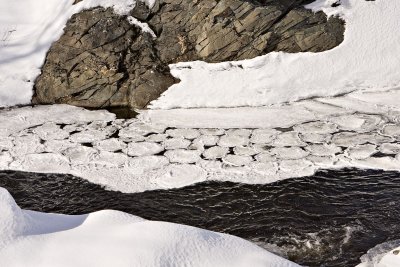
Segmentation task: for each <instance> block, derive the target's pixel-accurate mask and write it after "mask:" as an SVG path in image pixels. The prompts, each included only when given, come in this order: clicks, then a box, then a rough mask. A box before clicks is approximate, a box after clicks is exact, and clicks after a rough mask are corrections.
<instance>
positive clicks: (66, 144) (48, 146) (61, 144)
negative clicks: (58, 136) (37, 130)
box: [44, 140, 78, 154]
mask: <svg viewBox="0 0 400 267" xmlns="http://www.w3.org/2000/svg"><path fill="white" fill-rule="evenodd" d="M77 146H78V144H75V143H72V142H70V141H69V140H48V141H46V142H45V143H44V152H51V153H58V154H59V153H61V152H62V151H64V150H66V149H67V148H71V147H77Z"/></svg>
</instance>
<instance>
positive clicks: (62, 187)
mask: <svg viewBox="0 0 400 267" xmlns="http://www.w3.org/2000/svg"><path fill="white" fill-rule="evenodd" d="M0 186H2V187H5V188H6V189H8V190H9V191H10V193H11V194H12V195H13V196H14V198H15V199H16V201H17V203H18V204H19V205H20V206H21V207H22V208H25V209H32V210H37V211H43V212H57V213H66V214H81V213H88V212H93V211H97V210H101V209H115V210H121V211H124V212H128V213H131V214H134V215H137V216H141V217H144V218H146V219H151V220H163V221H169V222H176V223H182V224H186V225H192V226H197V227H201V228H206V229H209V230H214V231H219V232H224V233H229V234H233V235H237V236H240V237H242V238H245V239H247V240H251V241H253V242H256V243H257V244H258V245H260V246H263V247H265V248H267V249H269V250H275V252H276V253H280V254H282V255H283V256H285V257H287V258H289V259H291V260H293V261H295V262H297V263H299V264H302V265H308V266H341V267H343V266H354V265H356V264H357V263H358V262H359V257H360V256H362V255H363V254H365V253H366V252H367V250H368V249H370V248H372V247H374V246H375V245H377V244H380V243H384V242H387V241H390V240H395V239H398V238H399V236H400V209H399V205H400V204H399V203H400V174H399V173H397V172H385V171H372V170H356V169H345V170H340V171H337V170H335V171H320V172H318V173H317V174H316V175H314V176H312V177H305V178H296V179H289V180H284V181H280V182H277V183H273V184H267V185H245V184H236V183H228V182H206V183H200V184H196V185H193V186H189V187H185V188H181V189H174V190H159V191H150V192H144V193H137V194H122V193H120V192H111V191H106V190H104V189H103V188H102V187H101V186H98V185H94V184H91V183H89V182H87V181H85V180H82V179H80V178H76V177H73V176H70V175H56V174H32V173H23V172H11V171H5V172H0Z"/></svg>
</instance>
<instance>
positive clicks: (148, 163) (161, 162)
mask: <svg viewBox="0 0 400 267" xmlns="http://www.w3.org/2000/svg"><path fill="white" fill-rule="evenodd" d="M168 164H169V160H168V159H167V158H166V157H165V156H145V157H140V158H131V159H129V162H128V166H129V168H131V169H132V171H138V170H140V171H139V172H141V171H142V172H145V171H149V170H155V169H161V168H163V167H165V166H167V165H168Z"/></svg>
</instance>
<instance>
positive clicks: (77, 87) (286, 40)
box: [33, 0, 344, 108]
mask: <svg viewBox="0 0 400 267" xmlns="http://www.w3.org/2000/svg"><path fill="white" fill-rule="evenodd" d="M309 2H311V1H304V0H303V1H301V0H260V1H255V0H252V1H244V0H221V1H216V0H202V1H198V0H160V1H158V2H157V3H156V4H155V6H154V7H153V8H152V9H151V10H149V9H148V8H147V7H146V6H145V5H144V4H143V3H140V2H139V3H138V4H137V5H136V7H135V8H134V9H133V10H132V12H131V15H132V16H134V17H135V18H137V19H138V20H141V21H143V22H146V23H148V24H149V26H150V27H151V28H152V29H153V30H154V32H155V33H156V35H157V38H153V37H152V36H151V34H149V33H146V32H142V31H141V29H140V28H139V27H137V26H135V25H131V24H129V22H128V20H127V19H126V17H124V16H119V15H116V14H114V13H113V11H112V9H103V8H95V9H92V10H86V11H83V12H81V13H79V14H76V15H74V16H73V17H72V18H71V19H70V21H69V22H68V24H67V26H66V28H65V33H64V35H63V36H62V37H61V38H60V40H58V41H57V42H56V43H54V44H53V45H52V47H51V49H50V51H49V53H48V55H47V58H46V62H45V64H44V66H43V69H42V74H41V75H40V76H39V77H38V79H37V80H36V84H35V96H34V98H33V102H34V103H46V104H48V103H68V104H72V105H77V106H83V107H91V108H104V107H123V106H128V107H132V108H143V107H145V106H146V105H147V104H148V103H149V102H150V101H152V100H154V99H156V98H158V97H159V95H160V94H161V93H163V92H164V91H165V90H166V89H168V87H170V86H171V85H172V84H174V83H176V82H178V81H177V80H176V79H175V78H174V77H172V76H171V74H170V72H169V67H168V64H171V63H176V62H180V61H193V60H204V61H207V62H221V61H227V60H240V59H250V58H254V57H256V56H260V55H263V54H266V53H269V52H271V51H286V52H293V53H295V52H305V51H309V52H320V51H324V50H328V49H331V48H333V47H335V46H337V45H338V44H340V43H341V42H342V41H343V32H344V23H343V21H342V20H340V19H338V18H330V19H329V20H328V19H327V17H326V16H325V14H323V13H322V12H318V13H313V12H311V11H310V10H306V9H304V8H303V7H302V5H303V4H305V3H309Z"/></svg>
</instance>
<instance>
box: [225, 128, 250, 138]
mask: <svg viewBox="0 0 400 267" xmlns="http://www.w3.org/2000/svg"><path fill="white" fill-rule="evenodd" d="M251 133H252V131H251V130H249V129H229V130H227V131H226V135H239V136H243V137H249V136H250V135H251Z"/></svg>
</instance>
